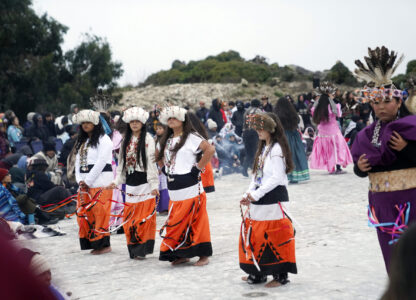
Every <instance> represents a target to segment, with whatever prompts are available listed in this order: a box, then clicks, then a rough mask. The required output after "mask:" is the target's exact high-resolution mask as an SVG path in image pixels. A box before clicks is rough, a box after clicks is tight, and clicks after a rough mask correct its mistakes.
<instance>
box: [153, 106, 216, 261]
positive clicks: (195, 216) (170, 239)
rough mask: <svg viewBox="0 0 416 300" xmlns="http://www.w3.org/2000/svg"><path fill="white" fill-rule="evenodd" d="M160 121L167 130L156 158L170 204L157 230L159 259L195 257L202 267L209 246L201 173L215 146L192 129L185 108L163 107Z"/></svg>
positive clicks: (208, 251) (173, 259)
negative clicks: (159, 238) (160, 238)
mask: <svg viewBox="0 0 416 300" xmlns="http://www.w3.org/2000/svg"><path fill="white" fill-rule="evenodd" d="M160 122H162V123H163V124H167V125H168V129H167V130H166V132H165V135H164V136H163V138H162V139H161V142H160V147H159V149H158V153H157V161H158V163H159V166H160V167H162V168H163V172H164V173H165V174H166V176H167V178H168V190H169V197H170V203H169V215H168V219H167V221H166V223H165V225H164V226H163V227H162V229H161V230H160V235H161V236H162V238H163V240H162V244H161V246H160V256H159V259H160V260H163V261H170V262H172V264H173V265H176V264H180V263H184V262H188V261H189V259H190V258H192V257H195V256H198V257H199V260H198V261H197V262H196V263H195V264H194V265H195V266H203V265H206V264H208V262H209V260H208V257H209V256H211V255H212V246H211V235H210V231H209V221H208V214H207V210H206V194H205V192H204V189H203V186H202V184H201V180H200V172H201V170H203V169H204V167H205V166H206V164H207V163H208V162H209V161H210V160H211V158H212V156H213V155H214V153H215V148H214V147H213V146H211V145H210V144H209V143H208V141H206V140H205V139H204V138H203V137H201V135H199V134H198V133H197V132H196V131H195V129H194V128H193V126H192V123H191V121H190V120H189V116H188V114H187V112H186V110H185V109H184V108H180V107H178V106H171V107H167V108H165V109H164V110H163V111H162V112H161V114H160Z"/></svg>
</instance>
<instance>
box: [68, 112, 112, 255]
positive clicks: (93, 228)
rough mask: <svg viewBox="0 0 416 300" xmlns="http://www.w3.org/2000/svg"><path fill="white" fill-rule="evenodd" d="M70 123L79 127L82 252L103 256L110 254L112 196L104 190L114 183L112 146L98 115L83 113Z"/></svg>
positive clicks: (77, 162)
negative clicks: (87, 251)
mask: <svg viewBox="0 0 416 300" xmlns="http://www.w3.org/2000/svg"><path fill="white" fill-rule="evenodd" d="M73 120H74V122H75V123H77V124H80V125H81V126H80V127H79V128H80V129H79V134H78V138H77V141H76V143H75V153H76V158H75V178H76V181H77V183H78V185H79V187H80V191H79V194H78V204H77V211H78V213H77V221H78V225H79V238H80V245H81V250H86V249H92V251H91V253H92V254H103V253H107V252H110V251H111V247H110V233H109V231H108V225H109V220H110V211H111V199H112V195H113V192H112V190H105V189H104V188H105V187H107V186H108V185H109V184H110V183H111V182H112V181H113V171H112V168H111V162H112V157H113V156H112V150H113V142H112V141H111V139H110V137H109V136H108V135H106V134H105V133H104V129H103V126H102V124H101V121H100V113H99V112H96V111H93V110H82V111H80V112H79V113H77V114H76V115H75V116H74V118H73Z"/></svg>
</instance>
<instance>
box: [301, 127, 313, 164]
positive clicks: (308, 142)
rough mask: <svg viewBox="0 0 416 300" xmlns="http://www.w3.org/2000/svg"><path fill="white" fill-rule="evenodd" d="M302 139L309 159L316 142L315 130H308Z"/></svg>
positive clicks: (310, 128)
mask: <svg viewBox="0 0 416 300" xmlns="http://www.w3.org/2000/svg"><path fill="white" fill-rule="evenodd" d="M302 137H303V139H302V142H303V143H304V144H305V153H306V157H309V155H310V154H311V153H312V149H313V143H314V141H315V130H313V128H312V127H308V128H306V129H305V132H304V133H303V136H302Z"/></svg>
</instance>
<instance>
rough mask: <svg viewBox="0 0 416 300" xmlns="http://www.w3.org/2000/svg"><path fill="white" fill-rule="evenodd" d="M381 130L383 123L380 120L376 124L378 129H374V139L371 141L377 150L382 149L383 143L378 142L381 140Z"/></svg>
mask: <svg viewBox="0 0 416 300" xmlns="http://www.w3.org/2000/svg"><path fill="white" fill-rule="evenodd" d="M380 129H381V122H380V120H378V121H377V123H376V127H374V132H373V137H372V139H371V144H372V145H373V146H374V147H376V148H380V146H381V142H380V141H379V140H378V139H379V138H380Z"/></svg>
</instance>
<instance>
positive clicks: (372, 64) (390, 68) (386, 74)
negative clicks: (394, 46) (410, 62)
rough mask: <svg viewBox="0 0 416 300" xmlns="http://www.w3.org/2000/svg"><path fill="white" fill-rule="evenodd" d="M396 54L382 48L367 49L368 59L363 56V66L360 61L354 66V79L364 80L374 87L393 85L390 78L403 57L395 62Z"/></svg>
mask: <svg viewBox="0 0 416 300" xmlns="http://www.w3.org/2000/svg"><path fill="white" fill-rule="evenodd" d="M396 58H397V52H394V51H391V52H389V49H387V48H386V47H384V46H382V47H381V48H380V47H377V48H376V49H374V50H371V49H370V48H368V57H367V56H364V61H365V63H366V65H367V66H365V65H364V64H363V63H362V62H361V61H360V60H358V59H357V60H356V61H355V64H356V65H357V67H358V69H355V70H354V73H355V75H356V77H358V78H359V79H362V80H365V81H367V82H368V83H369V85H374V87H382V86H385V85H390V84H393V82H392V80H391V77H392V76H393V73H394V71H396V69H397V67H398V66H399V65H400V63H401V62H402V61H403V58H404V56H403V55H401V56H400V58H399V59H398V60H397V62H396Z"/></svg>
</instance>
